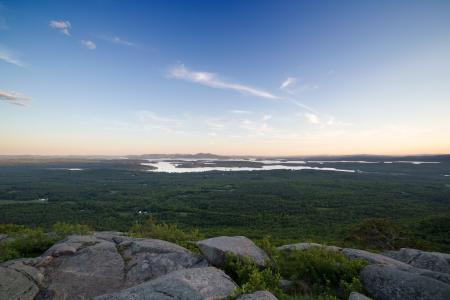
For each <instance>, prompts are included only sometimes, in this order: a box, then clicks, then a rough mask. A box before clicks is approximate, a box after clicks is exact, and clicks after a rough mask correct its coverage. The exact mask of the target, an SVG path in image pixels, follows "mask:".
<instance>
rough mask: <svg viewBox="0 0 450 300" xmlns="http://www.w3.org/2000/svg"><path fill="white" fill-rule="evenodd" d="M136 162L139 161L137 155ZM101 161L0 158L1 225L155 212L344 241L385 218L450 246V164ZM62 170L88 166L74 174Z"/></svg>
mask: <svg viewBox="0 0 450 300" xmlns="http://www.w3.org/2000/svg"><path fill="white" fill-rule="evenodd" d="M133 165H138V164H136V162H133ZM133 165H130V166H127V165H126V164H123V163H121V164H115V163H114V162H111V161H109V162H108V163H99V162H83V161H81V162H80V161H74V162H60V161H58V162H48V161H46V162H41V163H18V164H0V223H3V224H7V223H14V224H23V225H27V226H32V227H36V226H39V227H42V228H44V229H45V230H46V229H49V228H51V226H52V225H53V224H55V223H57V222H66V223H77V224H86V225H88V226H90V227H91V228H95V229H96V230H121V231H126V230H128V229H129V228H130V227H131V226H133V225H136V224H141V223H143V222H145V221H146V220H147V219H148V218H149V216H151V217H153V218H154V219H156V220H158V222H160V223H170V224H176V225H178V226H179V227H180V228H183V229H185V230H186V229H188V230H190V229H194V228H195V229H199V230H200V231H201V232H202V234H204V235H205V236H216V235H246V236H248V237H250V238H253V239H261V238H263V237H264V236H267V235H271V236H272V240H273V242H274V243H275V244H281V243H288V242H294V241H315V242H325V243H329V244H337V245H342V244H344V243H345V241H346V237H348V235H349V233H350V232H351V230H352V228H353V227H354V226H355V225H357V224H360V223H361V222H363V221H364V220H367V219H371V218H385V219H388V220H390V221H392V222H393V223H394V224H396V225H398V226H400V227H399V228H401V230H403V231H404V232H405V234H408V235H410V236H413V237H414V238H417V239H420V240H423V241H425V242H426V243H425V244H426V245H427V247H429V248H430V249H436V250H443V251H444V250H447V251H450V177H448V176H444V174H449V173H450V171H449V170H450V167H449V166H450V163H449V162H448V161H445V162H443V163H441V164H424V165H412V164H355V163H347V164H345V166H344V164H342V163H341V164H336V165H333V164H329V165H327V166H329V167H339V168H353V169H358V170H359V172H357V173H342V172H326V171H314V170H302V171H286V170H278V171H277V170H274V171H251V172H218V171H215V172H204V173H184V174H168V173H152V172H145V171H142V170H141V169H140V168H134V167H133ZM64 168H84V170H82V171H70V170H67V169H64Z"/></svg>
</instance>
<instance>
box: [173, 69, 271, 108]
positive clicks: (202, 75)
mask: <svg viewBox="0 0 450 300" xmlns="http://www.w3.org/2000/svg"><path fill="white" fill-rule="evenodd" d="M169 76H170V77H172V78H176V79H181V80H186V81H189V82H194V83H198V84H201V85H204V86H208V87H211V88H216V89H222V90H233V91H236V92H239V93H241V94H245V95H250V96H254V97H260V98H266V99H278V97H277V96H275V95H274V94H272V93H269V92H266V91H264V90H260V89H257V88H253V87H251V86H246V85H242V84H238V83H233V82H227V81H225V80H222V79H221V78H220V77H219V76H217V74H215V73H209V72H199V71H192V70H189V69H188V68H186V67H185V66H184V65H182V64H180V65H177V66H175V67H173V68H172V69H170V70H169Z"/></svg>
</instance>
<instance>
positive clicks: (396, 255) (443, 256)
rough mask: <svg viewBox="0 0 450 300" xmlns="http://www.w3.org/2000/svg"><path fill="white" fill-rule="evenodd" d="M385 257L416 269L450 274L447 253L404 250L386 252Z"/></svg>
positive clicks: (449, 262) (449, 258)
mask: <svg viewBox="0 0 450 300" xmlns="http://www.w3.org/2000/svg"><path fill="white" fill-rule="evenodd" d="M383 255H385V256H388V257H391V258H393V259H396V260H399V261H402V262H404V263H407V264H409V265H411V266H414V267H416V268H421V269H426V270H430V271H434V272H441V273H447V274H450V254H447V253H440V252H426V251H421V250H416V249H410V248H402V249H400V250H399V251H389V252H385V253H383Z"/></svg>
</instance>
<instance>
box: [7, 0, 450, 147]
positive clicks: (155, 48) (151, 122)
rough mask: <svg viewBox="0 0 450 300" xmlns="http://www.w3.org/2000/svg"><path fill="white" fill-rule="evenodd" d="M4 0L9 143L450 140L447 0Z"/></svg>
mask: <svg viewBox="0 0 450 300" xmlns="http://www.w3.org/2000/svg"><path fill="white" fill-rule="evenodd" d="M0 3H1V5H0V120H1V121H0V122H1V125H2V126H1V129H0V154H138V153H155V152H158V153H160V152H164V153H175V152H176V153H180V152H189V153H194V152H214V153H223V154H259V155H292V154H353V153H374V154H375V153H376V154H409V153H449V152H450V118H449V113H450V2H448V1H146V2H144V1H106V0H105V1H39V2H35V1H2V2H0Z"/></svg>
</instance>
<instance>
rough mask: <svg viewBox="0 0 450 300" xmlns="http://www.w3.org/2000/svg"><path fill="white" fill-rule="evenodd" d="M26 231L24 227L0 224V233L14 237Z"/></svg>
mask: <svg viewBox="0 0 450 300" xmlns="http://www.w3.org/2000/svg"><path fill="white" fill-rule="evenodd" d="M26 230H27V227H26V226H23V225H16V224H0V233H2V234H8V235H15V234H19V233H22V232H24V231H26Z"/></svg>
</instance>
